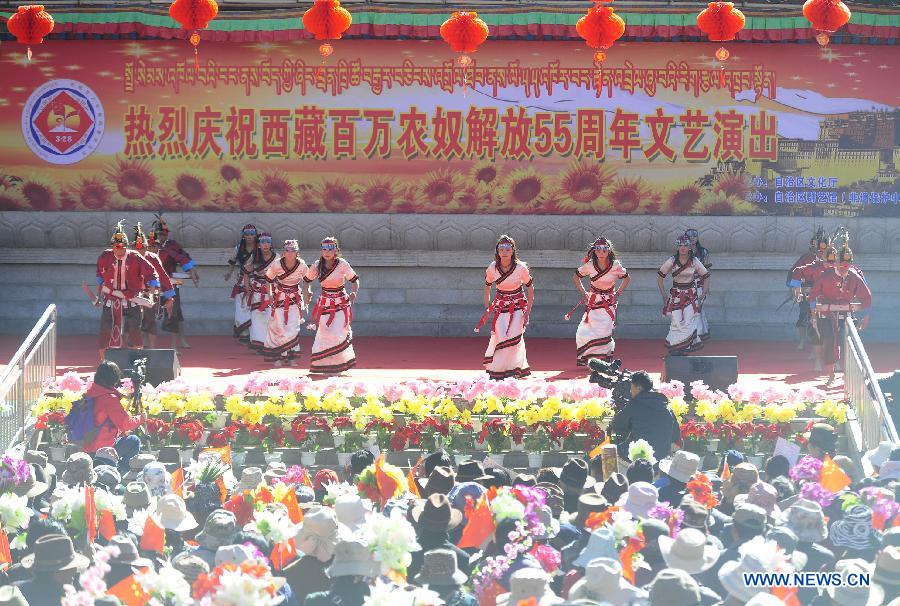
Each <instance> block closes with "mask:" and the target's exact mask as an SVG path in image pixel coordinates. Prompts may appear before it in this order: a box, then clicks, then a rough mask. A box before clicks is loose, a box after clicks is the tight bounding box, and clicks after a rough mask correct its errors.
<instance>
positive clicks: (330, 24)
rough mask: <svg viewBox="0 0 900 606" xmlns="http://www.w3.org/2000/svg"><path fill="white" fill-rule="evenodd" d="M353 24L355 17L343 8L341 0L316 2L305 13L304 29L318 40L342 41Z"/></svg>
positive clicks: (317, 0) (319, 0)
mask: <svg viewBox="0 0 900 606" xmlns="http://www.w3.org/2000/svg"><path fill="white" fill-rule="evenodd" d="M351 23H353V16H352V15H351V14H350V11H348V10H347V9H346V8H344V7H342V6H341V3H340V0H316V1H315V3H314V4H313V5H312V8H310V9H309V10H307V11H306V12H305V13H303V28H304V29H306V30H307V31H309V32H310V33H311V34H313V35H314V36H315V37H316V40H340V39H341V36H343V35H344V32H346V31H347V30H348V29H349V28H350V24H351ZM320 50H321V49H320Z"/></svg>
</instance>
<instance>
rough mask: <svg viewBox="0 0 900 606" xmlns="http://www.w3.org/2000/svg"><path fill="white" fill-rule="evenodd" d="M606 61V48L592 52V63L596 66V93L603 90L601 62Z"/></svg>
mask: <svg viewBox="0 0 900 606" xmlns="http://www.w3.org/2000/svg"><path fill="white" fill-rule="evenodd" d="M604 61H606V50H605V49H601V50H598V51H597V52H596V53H594V65H595V66H596V67H597V94H598V95H599V94H600V93H601V92H603V62H604Z"/></svg>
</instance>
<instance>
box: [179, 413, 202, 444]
mask: <svg viewBox="0 0 900 606" xmlns="http://www.w3.org/2000/svg"><path fill="white" fill-rule="evenodd" d="M171 435H172V438H173V439H174V441H175V442H176V444H177V445H179V446H185V447H188V446H191V447H192V446H196V445H197V443H198V442H199V441H200V438H202V437H203V423H201V422H200V421H198V420H196V419H189V418H186V417H182V418H180V419H176V420H175V422H174V423H173V424H172V433H171Z"/></svg>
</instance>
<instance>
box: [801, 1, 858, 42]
mask: <svg viewBox="0 0 900 606" xmlns="http://www.w3.org/2000/svg"><path fill="white" fill-rule="evenodd" d="M803 16H804V17H806V19H807V20H808V21H809V22H810V25H812V27H813V29H814V30H816V31H817V32H819V33H818V34H816V42H818V43H819V46H827V45H828V42H829V41H830V40H831V34H833V33H834V32H836V31H837V30H839V29H840V28H842V27H844V26H845V25H846V24H847V22H848V21H850V16H851V13H850V9H849V8H847V5H846V4H844V3H843V2H842V1H841V0H806V2H805V3H804V4H803Z"/></svg>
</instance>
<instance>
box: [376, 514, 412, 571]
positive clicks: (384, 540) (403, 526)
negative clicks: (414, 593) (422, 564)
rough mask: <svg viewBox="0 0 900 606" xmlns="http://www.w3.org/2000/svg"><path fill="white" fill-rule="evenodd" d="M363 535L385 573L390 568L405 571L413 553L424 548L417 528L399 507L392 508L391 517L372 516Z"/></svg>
mask: <svg viewBox="0 0 900 606" xmlns="http://www.w3.org/2000/svg"><path fill="white" fill-rule="evenodd" d="M362 535H363V539H364V541H365V543H366V545H368V546H369V551H371V552H372V553H373V554H374V555H375V559H376V560H377V561H379V562H381V570H382V572H383V573H385V574H386V573H387V572H388V571H390V570H396V571H399V572H401V573H405V572H406V569H407V568H408V567H409V565H410V564H411V563H412V555H411V553H412V552H413V551H419V550H420V549H422V547H421V546H420V545H419V544H418V543H417V542H416V531H415V529H414V528H413V527H412V524H410V523H409V522H407V521H406V518H404V517H403V514H402V512H401V511H400V510H399V509H394V510H392V511H391V517H389V518H386V517H384V516H372V517H371V518H370V519H369V522H368V524H366V525H365V527H364V528H363V531H362Z"/></svg>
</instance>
